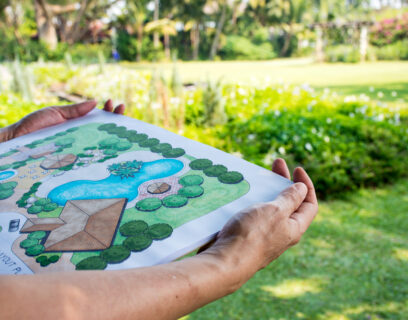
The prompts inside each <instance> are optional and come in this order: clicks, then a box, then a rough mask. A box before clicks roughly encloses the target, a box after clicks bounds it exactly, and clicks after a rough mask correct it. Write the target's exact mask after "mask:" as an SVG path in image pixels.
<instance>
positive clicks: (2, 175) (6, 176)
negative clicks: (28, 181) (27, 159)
mask: <svg viewBox="0 0 408 320" xmlns="http://www.w3.org/2000/svg"><path fill="white" fill-rule="evenodd" d="M15 175H16V173H15V172H14V171H12V170H7V171H2V172H0V181H3V180H7V179H10V178H11V177H13V176H15Z"/></svg>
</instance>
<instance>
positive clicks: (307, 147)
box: [305, 142, 313, 151]
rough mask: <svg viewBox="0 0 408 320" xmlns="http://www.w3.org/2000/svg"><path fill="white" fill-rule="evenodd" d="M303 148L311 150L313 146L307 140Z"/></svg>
mask: <svg viewBox="0 0 408 320" xmlns="http://www.w3.org/2000/svg"><path fill="white" fill-rule="evenodd" d="M305 149H306V150H308V151H312V150H313V146H312V145H311V144H310V143H309V142H308V143H306V144H305Z"/></svg>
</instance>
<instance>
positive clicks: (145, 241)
mask: <svg viewBox="0 0 408 320" xmlns="http://www.w3.org/2000/svg"><path fill="white" fill-rule="evenodd" d="M152 242H153V241H152V239H151V238H149V237H146V236H145V235H144V234H138V235H136V236H131V237H129V238H127V239H126V240H125V241H123V245H124V246H125V247H126V248H128V249H129V250H130V251H133V252H138V251H143V250H145V249H147V248H148V247H150V245H151V244H152Z"/></svg>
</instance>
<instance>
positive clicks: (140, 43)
mask: <svg viewBox="0 0 408 320" xmlns="http://www.w3.org/2000/svg"><path fill="white" fill-rule="evenodd" d="M142 48H143V25H142V24H140V25H138V26H137V56H136V61H138V62H140V61H141V60H142Z"/></svg>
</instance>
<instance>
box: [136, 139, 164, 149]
mask: <svg viewBox="0 0 408 320" xmlns="http://www.w3.org/2000/svg"><path fill="white" fill-rule="evenodd" d="M159 143H160V141H159V139H156V138H150V139H147V140H144V141H141V142H139V146H141V147H142V148H151V147H153V146H155V145H158V144H159Z"/></svg>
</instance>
